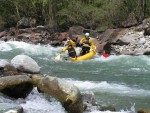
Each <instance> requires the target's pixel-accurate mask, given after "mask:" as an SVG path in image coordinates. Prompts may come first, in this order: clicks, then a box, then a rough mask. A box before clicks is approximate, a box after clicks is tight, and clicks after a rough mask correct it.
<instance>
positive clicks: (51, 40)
mask: <svg viewBox="0 0 150 113" xmlns="http://www.w3.org/2000/svg"><path fill="white" fill-rule="evenodd" d="M144 26H145V23H144V24H141V25H138V26H135V27H130V28H118V29H107V30H106V31H105V32H103V33H98V32H96V31H93V30H87V29H85V28H83V27H81V26H73V27H70V28H69V30H68V31H66V32H52V30H51V29H48V28H46V27H44V26H36V27H34V28H25V29H17V28H10V29H8V30H4V31H2V32H0V40H4V41H22V42H26V43H32V44H43V45H52V46H53V47H58V46H63V45H64V41H65V40H66V34H67V33H69V34H70V36H71V38H72V39H73V40H75V41H76V44H77V46H78V42H79V40H80V39H81V38H82V37H83V34H84V32H90V34H91V37H92V38H93V40H94V42H95V44H96V47H97V52H98V53H101V52H102V51H103V50H105V51H106V52H107V53H108V54H111V55H150V36H149V34H146V33H145V32H147V31H146V30H147V29H148V28H149V27H144ZM146 28H147V29H146Z"/></svg>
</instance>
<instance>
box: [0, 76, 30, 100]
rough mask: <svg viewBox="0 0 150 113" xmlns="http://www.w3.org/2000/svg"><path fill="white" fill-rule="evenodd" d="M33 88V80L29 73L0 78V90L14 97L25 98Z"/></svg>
mask: <svg viewBox="0 0 150 113" xmlns="http://www.w3.org/2000/svg"><path fill="white" fill-rule="evenodd" d="M32 89H33V85H32V80H31V78H30V77H29V76H27V75H16V76H7V77H1V78H0V92H2V93H3V94H5V95H7V96H9V97H12V98H25V97H26V96H27V95H28V94H29V93H30V92H31V91H32Z"/></svg>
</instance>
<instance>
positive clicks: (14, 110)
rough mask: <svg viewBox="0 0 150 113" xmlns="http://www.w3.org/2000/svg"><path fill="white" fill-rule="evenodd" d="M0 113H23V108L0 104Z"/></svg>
mask: <svg viewBox="0 0 150 113" xmlns="http://www.w3.org/2000/svg"><path fill="white" fill-rule="evenodd" d="M0 113H23V108H22V107H21V106H20V105H16V104H10V103H0Z"/></svg>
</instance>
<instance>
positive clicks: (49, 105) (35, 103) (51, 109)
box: [21, 89, 65, 113]
mask: <svg viewBox="0 0 150 113" xmlns="http://www.w3.org/2000/svg"><path fill="white" fill-rule="evenodd" d="M33 91H34V92H32V93H31V94H30V95H29V96H28V97H27V99H26V103H22V104H21V106H22V107H23V109H24V111H25V113H56V112H57V113H65V110H64V108H63V107H62V105H61V104H60V102H58V101H56V100H55V99H51V101H48V100H47V99H45V97H44V96H43V95H42V94H40V93H38V92H37V90H35V89H34V90H33Z"/></svg>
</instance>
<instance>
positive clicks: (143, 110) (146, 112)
mask: <svg viewBox="0 0 150 113" xmlns="http://www.w3.org/2000/svg"><path fill="white" fill-rule="evenodd" d="M137 113H150V110H145V109H139V110H138V111H137Z"/></svg>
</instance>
